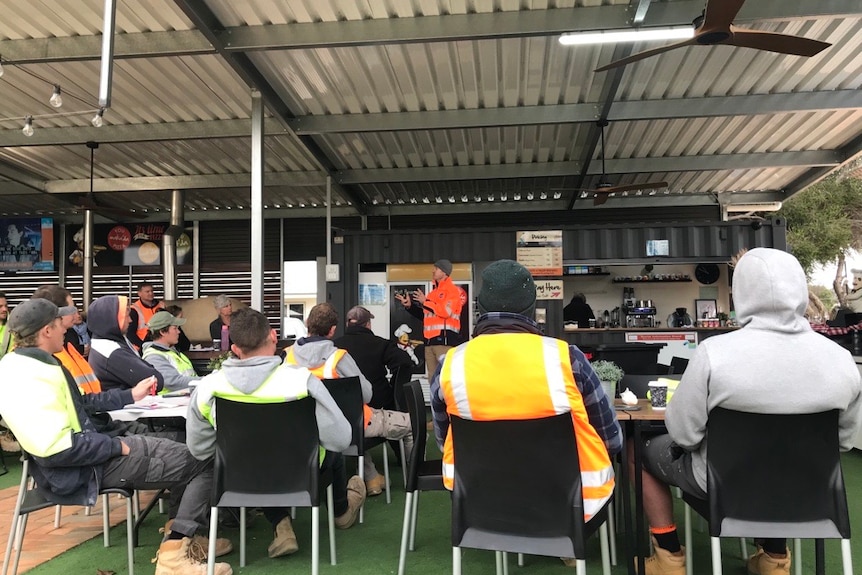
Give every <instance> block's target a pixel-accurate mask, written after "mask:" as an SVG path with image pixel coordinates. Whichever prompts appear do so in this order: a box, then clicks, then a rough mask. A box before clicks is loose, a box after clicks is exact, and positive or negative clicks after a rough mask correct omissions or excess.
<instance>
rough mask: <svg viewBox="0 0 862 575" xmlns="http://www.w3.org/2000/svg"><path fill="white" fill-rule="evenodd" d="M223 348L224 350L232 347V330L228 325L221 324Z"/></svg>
mask: <svg viewBox="0 0 862 575" xmlns="http://www.w3.org/2000/svg"><path fill="white" fill-rule="evenodd" d="M221 349H222V351H227V350H229V349H230V332H229V330H228V328H227V326H226V325H222V326H221Z"/></svg>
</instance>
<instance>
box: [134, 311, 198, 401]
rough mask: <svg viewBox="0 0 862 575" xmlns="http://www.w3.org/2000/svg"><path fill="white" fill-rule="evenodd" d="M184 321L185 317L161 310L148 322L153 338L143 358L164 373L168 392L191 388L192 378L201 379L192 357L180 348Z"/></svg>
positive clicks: (148, 343)
mask: <svg viewBox="0 0 862 575" xmlns="http://www.w3.org/2000/svg"><path fill="white" fill-rule="evenodd" d="M184 323H186V320H184V319H183V318H180V317H175V316H174V315H172V314H171V313H170V312H167V311H158V312H156V314H155V315H154V316H153V317H152V318H150V322H149V324H147V325H148V327H149V329H150V336H151V338H152V341H146V342H144V352H143V359H144V361H146V362H147V363H149V364H150V365H152V366H153V367H154V368H156V369H157V370H158V371H159V373H161V374H162V377H163V378H164V380H165V387H164V391H166V392H168V391H179V390H181V389H188V387H189V384H190V383H191V382H193V381H197V380H199V379H200V376H199V375H198V374H197V372H196V371H195V368H194V366H193V365H192V360H190V359H189V358H188V357H186V355H185V354H184V353H182V352H180V351H178V350H177V348H176V345H177V342H179V340H180V334H181V333H182V332H181V331H180V326H181V325H183V324H184Z"/></svg>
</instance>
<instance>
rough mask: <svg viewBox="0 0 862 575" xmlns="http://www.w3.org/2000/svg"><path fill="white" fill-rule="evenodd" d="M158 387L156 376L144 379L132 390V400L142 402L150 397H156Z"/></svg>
mask: <svg viewBox="0 0 862 575" xmlns="http://www.w3.org/2000/svg"><path fill="white" fill-rule="evenodd" d="M158 385H159V380H158V379H156V376H155V375H151V376H149V377H146V378H144V379H142V380H141V381H139V382H138V383H136V384H135V387H133V388H132V399H134V400H135V401H140V400H142V399H144V398H145V397H146V396H148V395H155V394H156V390H157V389H158Z"/></svg>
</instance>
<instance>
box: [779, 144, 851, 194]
mask: <svg viewBox="0 0 862 575" xmlns="http://www.w3.org/2000/svg"><path fill="white" fill-rule="evenodd" d="M836 153H837V154H838V155H839V156H840V157H841V162H840V163H839V164H837V165H833V166H829V167H819V168H815V169H812V170H809V171H808V172H807V173H805V174H803V175H802V176H801V177H799V178H797V179H796V180H794V181H793V182H791V183H790V184H789V185H787V187H785V188H784V191H785V193H786V194H787V198H790V197H792V196H794V195H795V194H798V193H799V192H801V191H802V190H804V189H805V188H807V187H808V186H811V185H813V184H816V183H817V182H819V181H820V180H822V179H823V178H825V177H827V176H829V175H830V174H832V173H833V172H835V171H836V170H838V169H839V168H841V167H843V166H845V165H846V164H848V163H850V162H852V161H853V160H855V159H856V158H858V157H860V155H862V135H860V136H857V137H856V138H855V139H854V140H852V141H851V142H850V143H849V144H847V145H846V146H844V147H843V148H840V149H839V150H837V151H836Z"/></svg>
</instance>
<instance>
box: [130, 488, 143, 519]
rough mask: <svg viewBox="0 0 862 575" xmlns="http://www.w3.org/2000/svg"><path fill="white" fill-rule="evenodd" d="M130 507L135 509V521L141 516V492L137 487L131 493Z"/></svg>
mask: <svg viewBox="0 0 862 575" xmlns="http://www.w3.org/2000/svg"><path fill="white" fill-rule="evenodd" d="M132 509H134V511H135V521H137V520H138V518H140V516H141V492H140V491H138V490H137V489H136V490H135V491H134V493H133V494H132Z"/></svg>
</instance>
